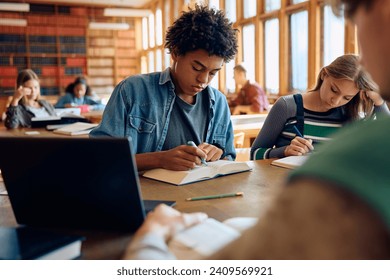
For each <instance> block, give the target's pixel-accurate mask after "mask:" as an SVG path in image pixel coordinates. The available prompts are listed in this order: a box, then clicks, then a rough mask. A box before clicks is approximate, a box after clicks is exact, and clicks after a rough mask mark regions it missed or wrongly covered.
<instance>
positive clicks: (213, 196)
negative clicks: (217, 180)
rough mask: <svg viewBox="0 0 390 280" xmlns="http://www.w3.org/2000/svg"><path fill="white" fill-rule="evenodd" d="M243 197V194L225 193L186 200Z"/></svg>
mask: <svg viewBox="0 0 390 280" xmlns="http://www.w3.org/2000/svg"><path fill="white" fill-rule="evenodd" d="M243 195H244V193H243V192H237V193H223V194H216V195H206V196H198V197H190V198H186V200H187V201H194V200H205V199H215V198H225V197H234V196H243Z"/></svg>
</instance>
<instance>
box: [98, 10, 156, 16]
mask: <svg viewBox="0 0 390 280" xmlns="http://www.w3.org/2000/svg"><path fill="white" fill-rule="evenodd" d="M150 14H152V11H151V10H147V9H115V8H105V9H104V15H105V16H106V17H147V16H149V15H150Z"/></svg>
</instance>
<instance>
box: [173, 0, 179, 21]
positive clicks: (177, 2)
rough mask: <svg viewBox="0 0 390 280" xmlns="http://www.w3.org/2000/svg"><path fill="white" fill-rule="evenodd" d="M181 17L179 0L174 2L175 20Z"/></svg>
mask: <svg viewBox="0 0 390 280" xmlns="http://www.w3.org/2000/svg"><path fill="white" fill-rule="evenodd" d="M178 17H179V0H173V18H174V19H177V18H178Z"/></svg>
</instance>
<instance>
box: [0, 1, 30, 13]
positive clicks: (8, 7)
mask: <svg viewBox="0 0 390 280" xmlns="http://www.w3.org/2000/svg"><path fill="white" fill-rule="evenodd" d="M0 11H11V12H29V11H30V4H26V3H0Z"/></svg>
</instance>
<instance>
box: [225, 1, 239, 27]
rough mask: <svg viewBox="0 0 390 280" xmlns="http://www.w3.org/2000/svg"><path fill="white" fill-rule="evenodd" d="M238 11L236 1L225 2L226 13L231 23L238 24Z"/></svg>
mask: <svg viewBox="0 0 390 280" xmlns="http://www.w3.org/2000/svg"><path fill="white" fill-rule="evenodd" d="M236 11H237V8H236V1H232V0H225V13H226V16H227V17H228V19H229V20H230V21H231V22H236V20H237V15H236V13H237V12H236Z"/></svg>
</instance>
